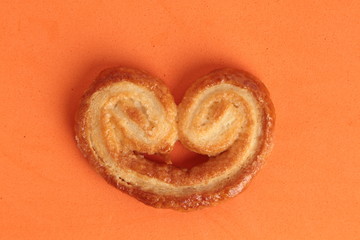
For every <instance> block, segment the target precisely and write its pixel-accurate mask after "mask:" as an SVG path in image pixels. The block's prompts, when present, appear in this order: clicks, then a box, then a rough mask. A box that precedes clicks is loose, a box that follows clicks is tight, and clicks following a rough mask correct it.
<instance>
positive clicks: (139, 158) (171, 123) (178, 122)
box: [75, 68, 275, 210]
mask: <svg viewBox="0 0 360 240" xmlns="http://www.w3.org/2000/svg"><path fill="white" fill-rule="evenodd" d="M274 121H275V112H274V108H273V104H272V102H271V100H270V97H269V93H268V91H267V89H266V87H265V86H264V85H263V84H262V83H261V82H260V81H259V80H257V79H256V78H255V77H253V76H252V75H250V74H249V73H246V72H244V71H239V70H235V69H220V70H216V71H213V72H211V73H209V74H208V75H206V76H204V77H202V78H200V79H198V80H197V81H195V82H194V83H193V84H192V86H191V87H190V88H189V89H188V90H187V92H186V93H185V96H184V98H183V100H182V102H181V103H180V104H179V106H178V107H177V106H176V104H175V102H174V99H173V96H172V95H171V93H170V91H169V89H168V88H167V87H166V85H165V84H164V83H163V82H162V81H161V80H159V79H157V78H154V77H152V76H150V75H149V74H147V73H145V72H142V71H139V70H135V69H129V68H113V69H107V70H105V71H103V72H101V73H100V75H99V76H98V77H97V79H96V80H95V81H94V83H93V84H92V85H91V87H90V88H89V89H88V91H87V92H86V93H85V95H84V96H83V97H82V99H81V104H80V108H79V111H78V114H77V116H76V124H75V132H76V141H77V144H78V147H79V148H80V150H81V151H82V153H83V155H84V156H85V157H86V158H87V159H88V160H89V161H90V162H91V164H92V165H93V166H95V168H96V170H97V171H98V172H99V173H100V174H101V175H102V176H103V177H104V178H105V179H106V180H107V181H108V182H110V183H111V184H113V185H114V186H116V187H117V188H118V189H120V190H122V191H124V192H126V193H128V194H129V195H131V196H133V197H135V198H137V199H138V200H140V201H142V202H144V203H145V204H148V205H151V206H153V207H159V208H172V209H177V210H191V209H198V208H200V207H203V206H210V205H214V204H216V203H217V202H219V201H221V200H223V199H226V198H229V197H233V196H235V195H237V194H238V193H239V192H241V191H242V190H243V188H244V187H245V186H246V185H247V183H248V182H249V181H250V179H251V178H252V177H253V176H254V174H255V173H256V172H257V171H258V169H259V168H260V166H261V164H262V163H263V161H264V158H265V157H266V155H267V154H268V153H269V152H270V150H271V148H272V131H273V127H274ZM177 140H180V142H181V143H182V144H183V145H184V146H185V147H186V148H188V149H189V150H191V151H193V152H196V153H200V154H203V155H208V156H209V159H208V160H207V161H206V162H204V163H201V164H198V165H196V166H194V167H192V168H190V169H187V168H179V167H176V166H174V165H172V164H171V163H170V164H169V163H159V162H154V161H151V160H148V159H147V158H146V157H145V156H146V155H147V154H167V153H169V152H171V151H172V149H173V146H174V144H175V142H176V141H177Z"/></svg>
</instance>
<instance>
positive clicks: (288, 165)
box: [0, 0, 360, 240]
mask: <svg viewBox="0 0 360 240" xmlns="http://www.w3.org/2000/svg"><path fill="white" fill-rule="evenodd" d="M359 19H360V2H359V1H358V0H353V1H331V0H328V1H310V0H306V1H295V0H293V1H291V0H278V1H236V0H234V1H225V0H221V1H217V0H216V1H165V0H162V1H160V0H159V1H130V0H129V1H124V0H123V1H102V0H98V1H78V2H77V3H74V1H63V0H62V1H14V0H11V1H10V0H5V1H4V0H2V1H1V2H0V116H1V118H0V132H1V135H0V159H1V167H0V239H207V240H211V239H360V217H359V216H360V97H359V95H360V21H359ZM117 65H125V66H130V67H137V68H140V69H144V70H146V71H148V72H150V73H151V74H153V75H155V76H158V77H160V78H162V79H163V80H164V81H165V82H166V84H167V85H168V86H169V88H170V89H171V91H172V92H173V94H174V96H175V99H176V101H177V102H179V101H180V100H181V98H182V95H183V94H184V91H185V90H186V88H187V87H188V86H189V85H190V84H191V82H192V81H194V80H195V79H196V78H197V77H199V76H201V75H203V74H206V73H207V72H209V71H210V70H212V69H214V68H218V67H222V66H230V67H237V68H242V69H245V70H247V71H249V72H251V73H253V74H254V75H256V76H257V77H259V78H260V79H262V81H263V82H264V83H265V84H266V85H267V87H268V88H269V90H270V92H271V96H272V99H273V101H274V104H275V108H276V113H277V122H276V132H275V148H274V151H273V152H272V154H271V156H270V157H269V158H268V159H267V162H266V164H265V166H264V167H263V169H262V170H261V171H260V172H259V174H258V175H257V176H256V178H255V179H254V180H253V181H252V182H251V184H250V186H249V187H248V188H247V189H246V190H245V191H244V192H243V193H242V194H240V195H239V196H237V197H236V198H234V199H230V200H228V201H225V202H224V203H222V204H220V205H219V206H217V207H213V208H207V209H203V210H201V211H196V212H190V213H180V212H175V211H172V210H159V209H153V208H151V207H148V206H145V205H143V204H142V203H140V202H138V201H136V200H135V199H133V198H131V197H129V196H128V195H126V194H123V193H121V192H120V191H118V190H116V189H115V188H114V187H112V186H110V185H108V184H107V183H106V182H105V181H104V180H103V179H102V178H101V177H100V176H99V175H98V174H96V173H95V171H94V170H93V169H92V168H91V167H90V166H89V164H88V163H87V162H86V160H84V158H83V157H82V156H81V154H80V152H79V151H78V149H77V148H76V145H75V142H74V133H73V130H72V127H73V116H74V113H75V111H76V108H77V104H78V101H79V98H80V96H81V94H82V93H83V91H84V90H85V89H86V88H87V86H88V85H89V83H90V82H91V81H92V80H93V79H94V77H95V76H96V75H97V74H98V73H99V71H100V70H102V69H103V68H105V67H110V66H117ZM184 155H186V153H185V152H182V151H179V150H178V151H177V158H178V159H180V160H179V161H181V157H183V156H184Z"/></svg>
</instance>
